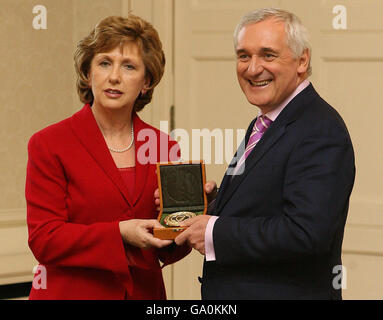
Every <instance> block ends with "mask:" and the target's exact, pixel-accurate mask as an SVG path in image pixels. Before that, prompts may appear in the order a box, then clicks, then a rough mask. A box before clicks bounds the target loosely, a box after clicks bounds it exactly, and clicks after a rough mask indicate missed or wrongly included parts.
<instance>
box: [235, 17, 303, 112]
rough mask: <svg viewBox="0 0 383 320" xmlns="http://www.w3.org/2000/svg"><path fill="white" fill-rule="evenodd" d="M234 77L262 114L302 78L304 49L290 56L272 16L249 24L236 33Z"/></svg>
mask: <svg viewBox="0 0 383 320" xmlns="http://www.w3.org/2000/svg"><path fill="white" fill-rule="evenodd" d="M236 54H237V76H238V81H239V84H240V86H241V88H242V91H243V92H244V93H245V95H246V98H247V100H248V101H249V102H250V103H251V104H253V105H256V106H258V107H259V108H261V110H262V112H263V113H267V112H269V111H270V110H272V109H274V108H276V107H277V106H278V105H280V104H281V103H282V102H283V101H284V100H285V99H286V98H287V97H288V96H289V95H290V94H292V93H293V92H294V90H295V89H296V88H297V87H298V85H299V84H300V83H301V82H302V81H303V75H304V73H305V72H306V71H307V64H308V63H307V62H308V58H309V56H308V52H307V51H305V52H304V53H303V54H302V56H301V57H299V58H294V54H293V53H292V51H291V50H290V48H289V47H288V45H287V38H286V32H285V25H284V23H283V22H279V21H277V20H275V19H273V18H270V19H267V20H264V21H261V22H258V23H255V24H250V25H247V26H245V27H243V28H242V29H241V31H240V32H239V34H238V44H237V47H236Z"/></svg>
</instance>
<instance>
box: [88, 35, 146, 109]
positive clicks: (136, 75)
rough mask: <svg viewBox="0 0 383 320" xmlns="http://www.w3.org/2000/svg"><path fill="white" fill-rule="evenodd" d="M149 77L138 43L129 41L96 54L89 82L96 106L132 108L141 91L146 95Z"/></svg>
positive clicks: (94, 105)
mask: <svg viewBox="0 0 383 320" xmlns="http://www.w3.org/2000/svg"><path fill="white" fill-rule="evenodd" d="M149 84H150V80H149V79H148V77H145V65H144V62H143V60H142V58H141V54H140V51H139V48H138V46H137V44H135V43H132V42H128V43H126V44H124V45H123V46H122V47H120V46H117V47H116V48H114V49H112V50H110V51H109V52H102V53H97V54H96V55H95V56H94V57H93V60H92V62H91V67H90V72H89V85H90V87H91V89H92V93H93V97H94V101H93V107H95V108H99V107H101V108H107V109H114V110H116V109H122V108H127V109H130V110H133V105H134V102H135V101H136V99H137V97H138V95H139V94H140V93H142V94H145V93H146V91H147V90H148V88H149Z"/></svg>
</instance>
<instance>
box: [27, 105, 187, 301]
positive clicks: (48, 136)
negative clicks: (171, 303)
mask: <svg viewBox="0 0 383 320" xmlns="http://www.w3.org/2000/svg"><path fill="white" fill-rule="evenodd" d="M133 123H134V129H135V130H134V133H135V148H136V184H135V187H134V190H135V191H134V196H133V197H131V196H130V194H129V191H128V188H127V186H126V185H125V182H124V181H123V179H122V177H121V175H120V173H119V171H118V169H117V167H116V165H115V163H114V161H113V159H112V157H111V155H110V153H109V150H108V149H107V145H106V143H105V140H104V138H103V136H102V134H101V132H100V130H99V128H98V126H97V123H96V121H95V119H94V117H93V114H92V111H91V109H90V107H89V105H86V106H84V107H83V109H82V110H80V111H79V112H77V113H76V114H74V115H73V116H72V117H70V118H68V119H66V120H63V121H61V122H59V123H57V124H54V125H52V126H49V127H48V128H45V129H43V130H41V131H39V132H38V133H36V134H34V135H33V137H32V138H31V139H30V142H29V160H28V168H27V182H26V200H27V214H28V216H27V222H28V231H29V239H28V240H29V246H30V248H31V250H32V252H33V254H34V255H35V257H36V259H37V260H38V262H39V263H40V264H41V265H43V266H44V267H45V268H46V280H47V288H46V289H43V288H40V286H38V285H37V286H33V287H32V290H31V294H30V298H31V299H124V298H126V297H127V298H131V299H165V298H166V295H165V288H164V284H163V280H162V274H161V268H160V264H159V259H160V260H162V261H163V262H164V263H165V264H169V263H172V262H174V261H177V260H178V259H180V258H182V257H183V256H185V255H186V254H187V253H188V252H189V251H190V249H189V248H186V247H185V246H184V247H178V248H174V247H172V248H173V249H175V250H173V251H171V248H169V249H162V250H157V249H154V248H151V249H148V250H141V249H138V248H136V247H133V246H130V245H124V243H123V241H122V238H121V235H120V231H119V226H118V223H119V221H121V220H128V219H133V218H138V219H155V218H157V211H156V208H155V204H154V195H153V193H154V190H155V189H156V188H157V176H156V172H155V170H156V169H155V161H156V160H161V161H167V160H168V154H169V150H171V148H172V147H173V146H174V145H175V142H174V141H170V142H169V144H168V146H167V142H168V139H169V137H168V136H167V135H166V134H164V133H161V132H160V131H159V130H157V129H155V128H153V127H151V126H149V125H148V124H146V123H145V122H143V121H141V120H140V118H139V117H138V116H137V115H136V114H134V115H133ZM144 130H146V133H147V136H148V137H150V138H146V139H144V135H145V131H144ZM149 131H150V132H149ZM150 133H151V134H150ZM141 134H143V136H142V137H141V139H140V135H141ZM153 138H154V139H153ZM140 140H141V141H140ZM141 147H142V149H140V148H141ZM176 148H177V146H176ZM138 150H143V151H145V150H146V151H147V152H148V153H149V154H150V153H151V154H152V161H154V163H150V164H145V165H144V164H141V162H140V161H138V160H137V151H138ZM149 154H148V155H149ZM36 276H38V277H41V274H37V275H36ZM35 279H36V277H35ZM37 282H38V278H37Z"/></svg>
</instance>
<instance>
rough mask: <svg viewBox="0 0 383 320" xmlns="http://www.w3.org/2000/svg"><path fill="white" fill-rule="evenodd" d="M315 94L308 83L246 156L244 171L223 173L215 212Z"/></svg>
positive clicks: (219, 209)
mask: <svg viewBox="0 0 383 320" xmlns="http://www.w3.org/2000/svg"><path fill="white" fill-rule="evenodd" d="M317 96H318V94H317V93H316V91H315V90H314V88H313V86H312V85H311V84H310V85H309V86H308V87H307V88H305V89H304V90H303V91H302V92H301V93H300V94H298V95H297V96H296V97H295V98H294V99H292V100H291V101H290V102H289V103H288V105H287V106H286V107H285V108H284V109H283V110H282V112H281V113H280V114H279V116H278V117H277V119H275V121H274V122H273V124H272V125H271V126H270V128H269V129H268V130H267V131H266V132H265V134H264V135H263V137H262V139H261V140H260V141H259V142H258V144H257V145H256V147H255V148H254V149H253V151H252V152H251V153H250V154H249V156H248V157H247V159H246V162H245V171H244V172H243V173H242V174H240V175H237V176H235V177H233V179H231V178H230V177H231V176H229V175H227V174H225V177H224V179H223V180H222V183H221V187H220V190H219V195H218V197H217V202H216V209H217V210H216V212H217V213H219V212H220V211H221V210H222V208H223V207H224V206H225V204H226V203H227V202H228V201H229V200H230V198H231V197H232V195H233V194H234V192H235V191H236V190H237V188H238V187H239V186H240V184H241V183H242V182H243V180H244V179H245V177H246V176H247V174H248V172H249V171H250V170H252V168H254V166H255V165H256V164H257V163H258V162H259V161H260V160H261V159H262V158H263V156H264V155H265V154H266V153H267V152H268V151H269V150H270V148H271V147H272V146H273V145H274V144H275V143H277V142H278V140H279V139H280V138H281V137H282V136H283V135H284V134H285V132H286V129H287V127H288V125H289V124H291V123H292V122H294V121H295V120H296V119H297V118H298V117H299V116H300V115H301V114H302V113H303V112H304V109H303V108H304V107H309V104H310V102H311V101H312V100H313V99H314V98H315V97H317ZM255 120H256V119H254V120H253V121H252V122H251V125H250V126H249V129H248V131H247V133H246V141H247V140H248V137H249V135H250V132H251V129H252V127H253V126H252V125H253V124H254V121H255ZM249 130H250V131H249Z"/></svg>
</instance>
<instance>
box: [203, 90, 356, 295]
mask: <svg viewBox="0 0 383 320" xmlns="http://www.w3.org/2000/svg"><path fill="white" fill-rule="evenodd" d="M253 123H254V121H253V122H252V123H251V124H250V126H249V129H248V131H247V135H246V138H245V139H246V141H247V139H248V137H249V134H250V131H251V129H252V127H253ZM354 178H355V165H354V152H353V147H352V144H351V140H350V137H349V134H348V131H347V128H346V126H345V124H344V122H343V120H342V118H341V117H340V115H339V114H338V113H337V112H336V111H335V110H334V109H333V108H332V107H331V106H330V105H328V104H327V103H326V102H325V101H324V100H323V99H322V98H321V97H320V96H319V95H318V94H317V92H316V91H315V90H314V88H313V86H312V85H311V84H310V85H309V86H308V87H307V88H306V89H304V90H303V91H302V92H301V93H300V94H298V95H297V96H296V97H295V98H294V99H293V100H292V101H291V102H290V103H289V104H288V105H287V106H286V107H285V109H283V111H282V112H281V113H280V115H279V116H278V117H277V119H276V120H275V121H274V123H273V124H272V125H271V126H270V128H269V129H268V130H267V131H266V133H265V134H264V136H263V137H262V139H261V140H260V141H259V143H258V145H257V146H256V147H255V149H254V150H253V151H252V153H251V154H250V155H249V157H248V158H247V160H246V166H245V172H244V173H243V174H242V175H238V176H235V177H234V178H233V179H232V180H231V176H228V175H225V177H224V179H223V181H222V183H221V188H220V190H219V193H218V196H217V199H216V206H215V214H217V215H219V219H218V220H217V221H216V223H215V226H214V230H213V241H214V249H215V254H216V261H214V262H206V261H205V263H204V271H203V279H202V297H203V299H339V298H341V290H339V289H337V288H338V287H339V281H337V279H338V278H339V270H338V268H339V266H340V265H341V264H342V261H341V249H342V240H343V233H344V227H345V222H346V217H347V211H348V204H349V197H350V194H351V190H352V187H353V183H354ZM336 266H338V267H336ZM334 267H335V269H334ZM333 272H334V273H333ZM337 276H338V277H337ZM334 284H335V285H334Z"/></svg>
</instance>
